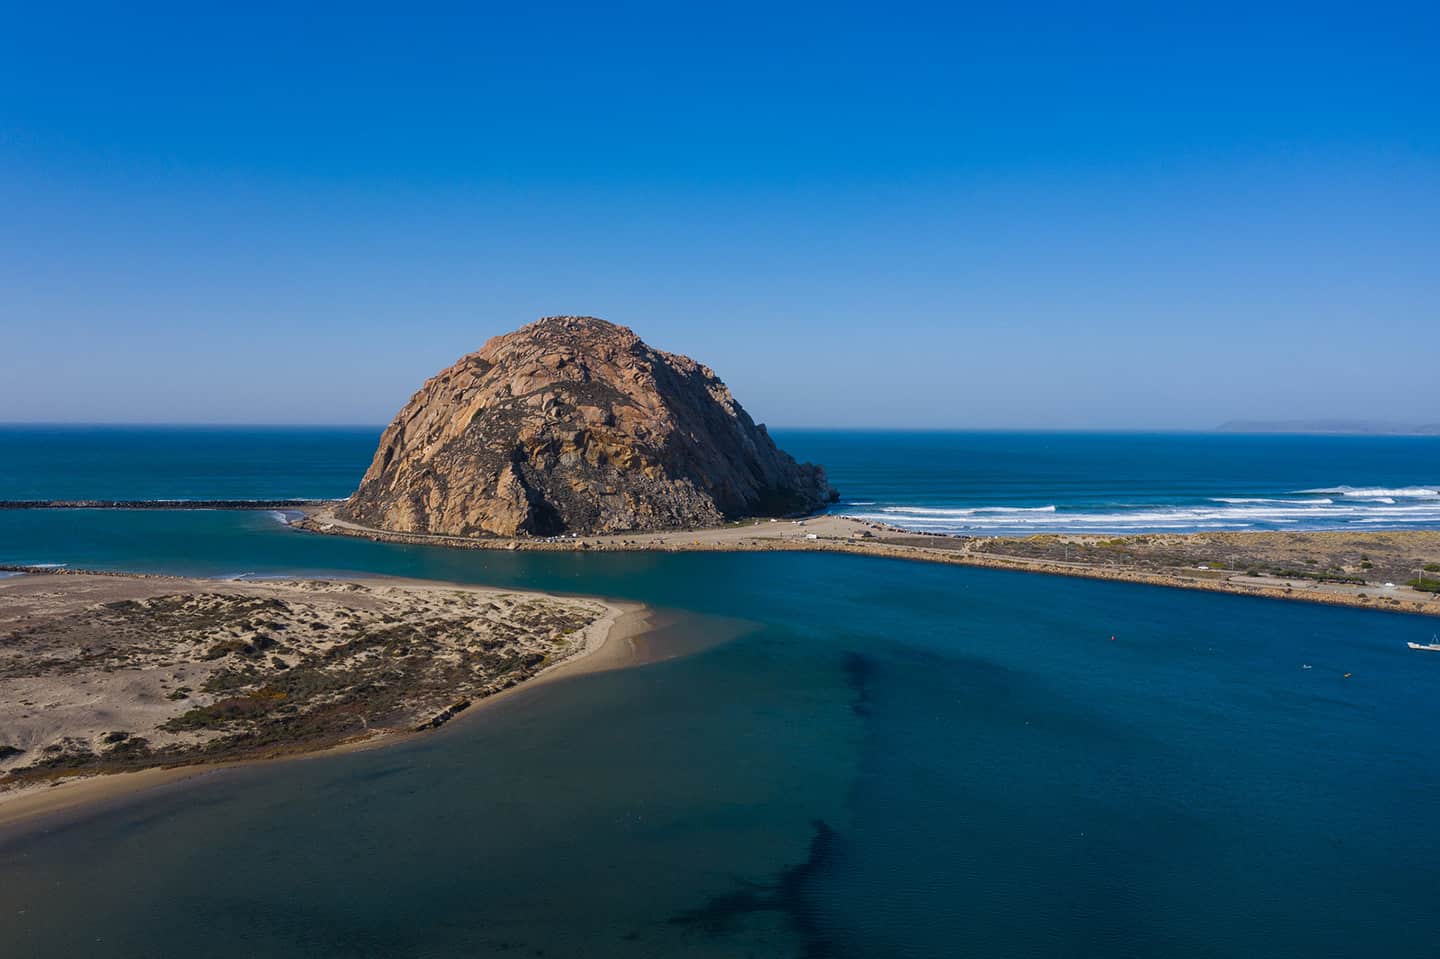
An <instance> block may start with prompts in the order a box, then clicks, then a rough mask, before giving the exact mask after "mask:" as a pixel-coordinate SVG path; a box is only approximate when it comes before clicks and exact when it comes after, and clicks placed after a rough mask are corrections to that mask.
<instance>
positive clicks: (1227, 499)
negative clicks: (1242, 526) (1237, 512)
mask: <svg viewBox="0 0 1440 959" xmlns="http://www.w3.org/2000/svg"><path fill="white" fill-rule="evenodd" d="M1210 502H1212V503H1231V504H1233V505H1240V504H1245V503H1288V504H1291V505H1304V506H1329V505H1331V504H1332V503H1334V502H1335V501H1334V500H1333V499H1267V498H1265V497H1251V496H1212V497H1210Z"/></svg>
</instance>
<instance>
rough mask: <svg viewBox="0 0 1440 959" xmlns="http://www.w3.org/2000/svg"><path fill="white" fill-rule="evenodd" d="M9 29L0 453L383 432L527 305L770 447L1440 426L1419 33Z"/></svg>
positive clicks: (769, 12)
mask: <svg viewBox="0 0 1440 959" xmlns="http://www.w3.org/2000/svg"><path fill="white" fill-rule="evenodd" d="M29 6H30V7H31V9H25V8H22V7H20V6H19V5H16V6H12V7H10V8H9V10H8V12H7V13H6V15H5V21H4V22H5V28H4V29H3V30H0V210H3V211H4V212H3V214H0V325H3V341H0V343H3V346H0V357H3V359H0V420H11V421H17V420H18V421H72V420H73V421H91V422H94V421H131V422H137V421H142V422H143V421H152V422H154V421H158V422H181V421H184V422H302V423H320V422H346V423H382V422H385V421H386V420H388V419H389V418H390V416H391V415H392V414H393V413H394V411H395V410H396V409H397V408H398V407H399V406H400V404H401V403H403V402H404V401H405V399H407V398H408V396H409V395H410V393H411V392H413V390H414V389H415V388H416V387H417V386H418V385H419V384H420V382H421V381H422V380H423V379H424V378H425V377H426V376H428V375H430V374H431V373H433V372H435V371H437V370H438V369H440V368H441V367H443V366H445V365H447V364H448V363H450V362H452V361H453V360H454V359H455V358H457V357H458V356H460V355H461V354H463V353H466V352H468V351H470V350H473V349H476V348H478V347H479V346H480V345H481V344H482V343H483V342H484V341H485V339H486V338H488V337H489V336H491V335H494V334H496V333H500V332H505V331H507V330H509V329H513V328H514V327H517V326H519V325H521V324H523V323H526V322H529V321H530V320H532V319H534V318H536V317H538V316H541V315H545V314H553V313H590V314H594V315H598V316H602V317H605V318H607V319H611V320H614V321H616V322H619V323H623V324H626V325H628V326H631V327H633V328H634V329H635V330H636V331H637V332H638V333H640V335H641V336H643V337H645V338H646V339H647V340H648V341H650V342H651V343H652V344H654V345H656V346H659V347H662V348H665V349H670V350H675V351H679V352H685V353H689V354H691V355H693V356H696V357H697V358H699V359H701V360H703V361H705V362H707V363H709V364H710V365H711V366H713V367H714V368H715V369H716V370H717V371H718V372H719V373H720V375H721V376H722V377H723V378H724V379H725V380H726V381H727V382H728V383H729V384H730V386H731V387H732V389H733V390H734V391H735V393H736V395H737V396H738V397H739V398H740V400H741V402H742V403H744V404H745V405H746V407H747V408H748V409H750V411H751V412H752V414H753V415H755V416H756V418H757V419H760V420H764V421H768V422H770V423H772V424H775V425H782V426H785V425H788V426H801V425H821V426H918V427H1061V428H1109V427H1118V428H1164V427H1180V428H1203V427H1207V426H1210V425H1213V424H1215V423H1218V422H1220V421H1222V420H1225V419H1228V418H1232V417H1258V416H1273V417H1276V418H1293V417H1299V416H1326V417H1334V416H1354V417H1372V418H1385V419H1400V420H1425V419H1428V420H1431V421H1433V420H1435V419H1440V409H1437V407H1440V404H1437V400H1440V375H1437V373H1436V370H1437V368H1440V362H1437V361H1440V345H1437V336H1440V333H1437V331H1440V12H1437V8H1436V7H1435V5H1434V4H1418V3H1417V4H1412V5H1390V4H1385V3H1376V4H1368V5H1357V4H1345V5H1338V4H1335V5H1331V4H1323V3H1322V4H1305V5H1299V4H1296V5H1264V4H1260V5H1256V4H1223V3H1209V4H1204V5H1194V6H1184V5H1173V4H1103V3H1101V4H1083V5H1082V4H1075V5H1049V4H1043V3H1037V4H1032V5H1030V6H1026V7H1023V8H1020V9H1017V8H1016V5H1013V4H1007V5H1000V4H995V5H987V6H986V7H971V6H967V5H963V4H961V5H954V4H947V5H912V4H904V3H898V4H897V3H890V4H865V5H854V6H847V5H843V4H826V5H814V6H806V5H791V6H787V7H785V8H784V9H777V8H776V7H775V6H774V5H771V4H765V5H761V4H755V5H746V4H734V5H727V6H724V7H723V8H722V7H719V6H715V7H713V8H712V7H709V6H704V5H690V4H673V3H672V4H660V5H651V6H645V5H629V4H624V5H612V6H604V7H601V6H590V7H579V6H553V5H526V4H506V5H503V6H497V7H496V8H494V9H486V8H484V7H483V6H478V5H476V6H472V7H471V8H469V10H468V12H466V13H463V14H461V13H454V12H447V11H443V10H440V9H438V8H427V7H424V6H423V5H417V4H412V5H410V6H409V7H407V10H408V13H407V15H405V16H395V15H385V14H382V13H380V12H373V13H372V12H367V11H366V9H365V8H364V7H363V6H360V7H357V6H354V5H350V6H346V7H344V8H340V7H336V8H335V9H336V11H340V10H342V9H343V10H344V11H347V12H345V13H344V14H342V13H340V12H335V13H330V14H322V13H316V14H311V15H306V16H294V15H287V14H285V13H283V12H273V13H272V12H266V11H265V10H264V9H263V8H262V7H259V6H255V7H247V10H249V11H250V12H249V13H248V14H247V15H246V16H243V17H238V16H237V17H223V18H222V17H216V18H200V17H196V16H194V15H191V14H188V13H186V12H184V8H179V7H177V8H174V9H172V10H168V11H166V10H157V9H156V8H150V9H151V11H152V12H150V13H146V14H143V15H141V14H132V13H121V12H119V11H117V10H115V9H110V10H108V11H106V10H102V9H95V10H89V11H87V10H84V9H82V8H80V7H75V8H70V9H68V10H67V11H66V13H65V15H64V16H61V15H59V14H49V13H38V12H36V10H37V9H38V8H35V7H34V5H29ZM521 8H523V9H521ZM275 9H276V11H281V10H283V8H280V7H277V8H275ZM375 9H376V10H377V11H378V9H379V8H378V7H377V8H375Z"/></svg>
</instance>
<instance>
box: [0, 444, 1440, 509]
mask: <svg viewBox="0 0 1440 959" xmlns="http://www.w3.org/2000/svg"><path fill="white" fill-rule="evenodd" d="M379 432H380V431H379V429H378V428H366V427H355V428H345V429H336V428H308V429H306V428H290V429H275V428H273V427H271V428H264V427H250V428H225V429H216V428H199V427H168V428H160V429H157V428H154V427H130V428H113V427H78V428H77V427H0V499H80V498H110V499H186V498H190V499H196V498H209V499H275V498H312V497H313V498H328V497H342V496H346V495H348V494H349V493H350V492H351V490H353V489H354V487H355V485H356V483H357V481H358V479H359V476H360V475H361V474H362V473H363V472H364V470H365V467H366V466H368V465H369V462H370V457H371V456H372V455H373V453H374V451H375V443H376V440H377V438H378V436H379ZM774 434H775V437H776V440H777V441H778V442H779V443H780V444H781V446H782V447H783V448H784V449H786V450H788V451H790V452H791V453H793V454H794V455H795V456H797V457H798V458H800V459H808V460H811V461H813V462H817V463H821V464H823V465H824V466H825V467H826V468H827V469H828V471H829V474H830V477H831V479H832V481H833V482H834V483H835V485H836V486H837V487H838V488H839V489H840V492H841V494H842V496H843V499H842V501H841V502H840V503H839V504H838V505H837V506H836V507H835V511H836V512H840V513H845V514H847V515H852V516H858V517H863V518H866V519H871V520H876V521H880V522H885V523H890V524H892V525H895V526H900V527H904V528H907V529H915V530H924V531H931V532H949V533H970V534H984V535H1017V534H1029V533H1037V532H1059V531H1080V532H1097V533H1122V532H1153V531H1178V532H1185V531H1193V530H1201V529H1232V530H1240V529H1397V528H1428V529H1440V437H1407V436H1401V437H1388V436H1379V437H1373V436H1372V437H1353V436H1249V435H1226V434H1205V433H1168V434H1162V433H1153V434H1152V433H1001V432H970V433H943V432H870V431H843V430H835V431H819V430H776V431H774Z"/></svg>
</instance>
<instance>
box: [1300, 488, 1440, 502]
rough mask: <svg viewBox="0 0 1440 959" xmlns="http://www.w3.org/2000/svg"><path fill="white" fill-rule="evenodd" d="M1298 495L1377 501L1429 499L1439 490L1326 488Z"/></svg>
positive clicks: (1439, 492)
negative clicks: (1309, 494)
mask: <svg viewBox="0 0 1440 959" xmlns="http://www.w3.org/2000/svg"><path fill="white" fill-rule="evenodd" d="M1297 492H1300V493H1339V494H1340V495H1341V496H1345V497H1350V498H1353V499H1379V498H1382V497H1398V498H1400V499H1430V498H1432V497H1440V489H1435V488H1434V487H1430V486H1402V487H1400V488H1399V489H1387V488H1384V487H1355V486H1327V487H1323V488H1321V489H1302V490H1297Z"/></svg>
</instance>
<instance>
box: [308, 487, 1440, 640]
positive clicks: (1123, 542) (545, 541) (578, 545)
mask: <svg viewBox="0 0 1440 959" xmlns="http://www.w3.org/2000/svg"><path fill="white" fill-rule="evenodd" d="M294 525H295V526H296V527H297V528H300V529H305V530H309V531H311V532H319V533H327V534H330V535H338V536H356V537H361V538H364V539H371V540H380V541H386V542H396V543H409V544H417V545H435V546H451V547H459V548H465V549H491V550H512V551H516V550H567V551H568V550H585V551H596V552H607V551H627V550H639V551H645V550H649V551H659V552H705V551H711V552H752V551H753V552H767V551H808V552H832V553H847V554H851V555H859V556H881V557H886V558H890V559H906V560H914V561H920V562H930V563H953V564H956V565H961V566H983V567H988V568H992V569H1009V570H1017V571H1020V572H1029V573H1046V574H1050V575H1056V576H1081V577H1086V578H1089V579H1109V580H1121V581H1125V582H1132V583H1145V584H1148V585H1153V586H1167V587H1174V588H1179V589H1200V590H1207V591H1210V592H1221V593H1233V594H1237V595H1244V596H1262V597H1266V598H1269V599H1285V600H1299V601H1302V602H1314V603H1327V604H1330V605H1336V606H1354V607H1359V608H1364V609H1380V610H1388V611H1392V612H1404V613H1422V614H1426V615H1432V616H1440V594H1436V593H1431V592H1422V591H1420V590H1415V589H1411V588H1410V587H1408V586H1407V585H1405V584H1406V583H1407V582H1409V581H1410V580H1411V579H1414V578H1416V577H1417V576H1418V575H1419V573H1418V572H1417V571H1418V570H1420V569H1422V568H1423V567H1424V566H1425V565H1426V564H1435V563H1440V532H1436V531H1432V530H1391V531H1376V532H1353V533H1352V532H1305V533H1302V532H1295V533H1290V532H1254V533H1244V532H1231V533H1188V534H1173V535H1131V536H1103V535H1093V534H1071V535H1064V534H1046V535H1041V536H1028V537H1004V536H986V537H972V536H948V535H938V534H926V533H915V532H911V531H907V530H901V529H896V528H894V527H888V526H884V525H880V524H876V523H870V522H865V521H862V520H857V519H851V518H849V517H845V516H833V515H828V514H827V515H819V516H811V517H807V518H805V519H799V520H746V521H743V522H739V523H732V524H729V525H727V526H722V527H716V528H712V529H699V530H684V531H676V532H662V533H631V534H623V533H622V534H615V535H607V536H556V537H548V538H513V539H512V538H502V537H484V538H479V537H460V536H439V535H429V534H421V533H392V532H389V531H386V530H377V529H371V528H368V527H364V526H359V525H357V524H354V523H346V522H344V521H342V520H339V519H337V518H336V516H335V514H334V511H333V510H332V509H329V508H321V509H317V510H313V511H309V512H307V514H306V516H305V518H304V519H302V520H300V521H298V522H297V523H295V524H294ZM1426 576H1440V573H1435V572H1431V573H1426Z"/></svg>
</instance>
